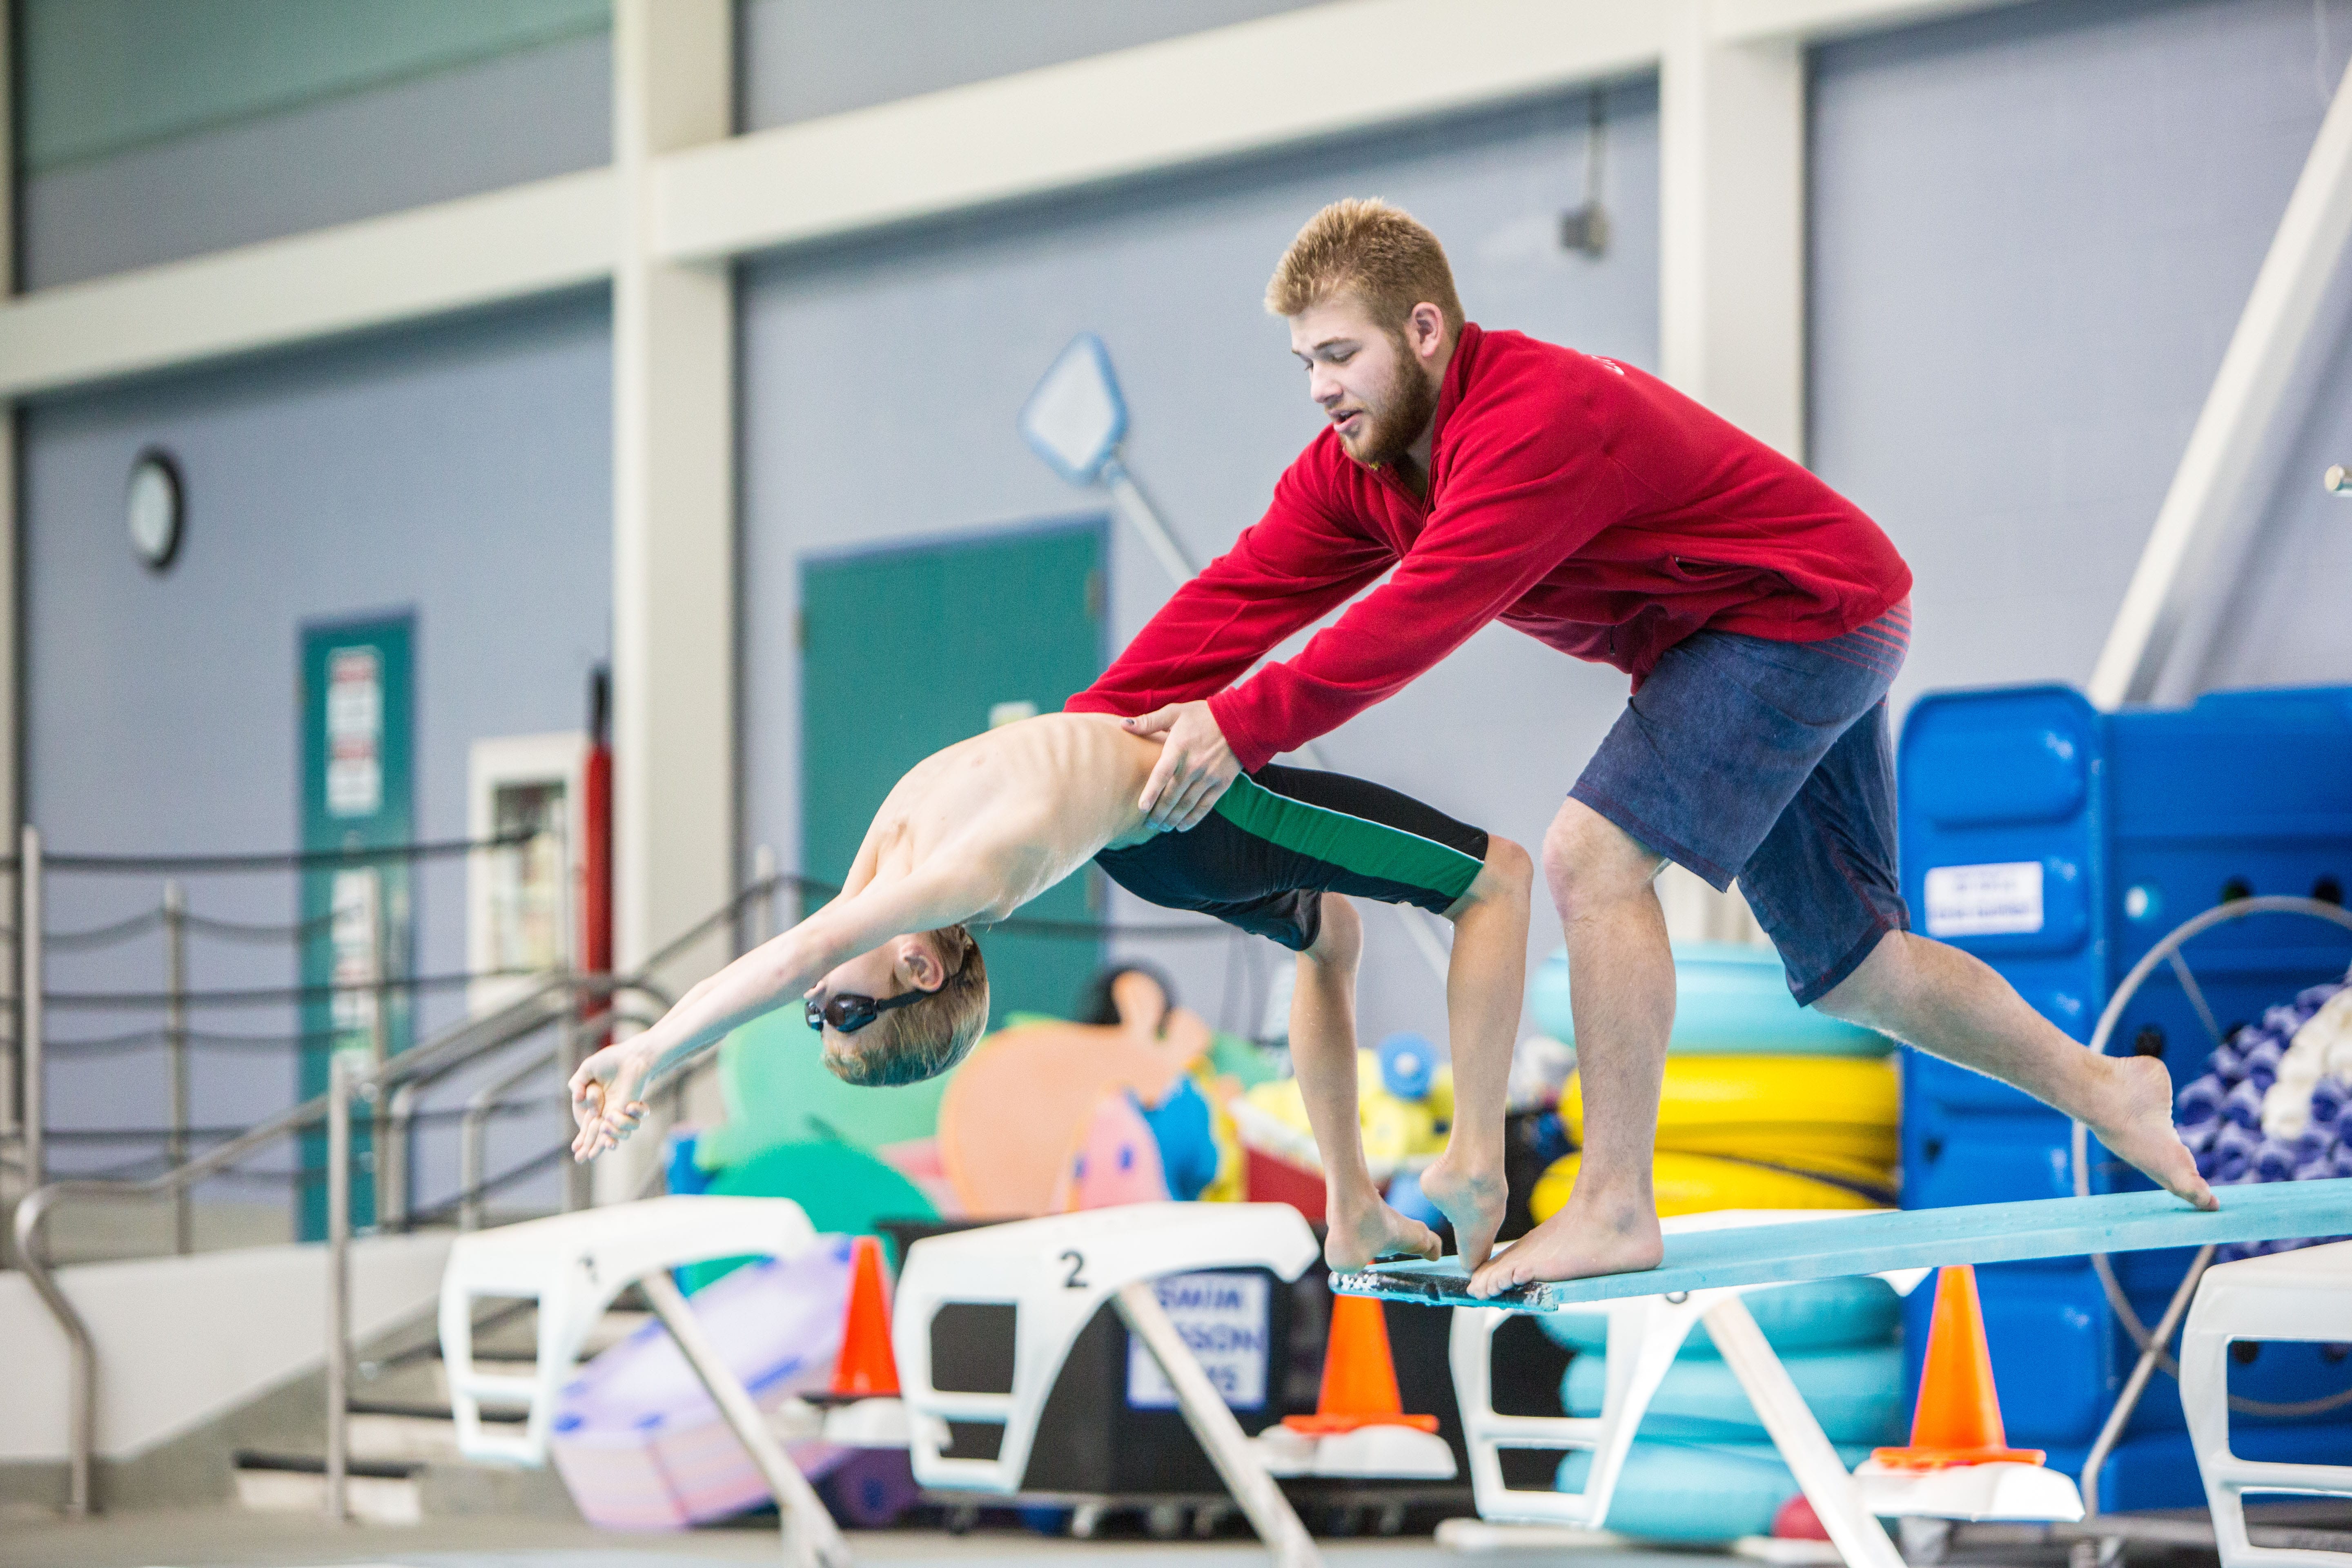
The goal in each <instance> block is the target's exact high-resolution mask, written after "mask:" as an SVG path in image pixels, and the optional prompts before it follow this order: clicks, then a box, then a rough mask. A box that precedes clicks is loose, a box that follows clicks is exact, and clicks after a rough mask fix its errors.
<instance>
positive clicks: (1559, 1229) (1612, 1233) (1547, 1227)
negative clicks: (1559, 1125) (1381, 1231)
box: [1470, 1184, 1665, 1297]
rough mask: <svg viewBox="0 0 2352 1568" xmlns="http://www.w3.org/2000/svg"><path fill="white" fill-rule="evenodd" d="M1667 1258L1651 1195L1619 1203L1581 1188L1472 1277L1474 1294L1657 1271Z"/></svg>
mask: <svg viewBox="0 0 2352 1568" xmlns="http://www.w3.org/2000/svg"><path fill="white" fill-rule="evenodd" d="M1664 1256H1665V1242H1664V1238H1663V1237H1661V1236H1660V1234H1659V1232H1658V1215H1657V1212H1656V1210H1655V1209H1654V1207H1653V1206H1652V1205H1651V1204H1650V1203H1649V1202H1648V1199H1647V1194H1642V1195H1641V1196H1640V1197H1638V1198H1634V1199H1632V1200H1620V1199H1617V1198H1614V1197H1610V1196H1605V1195H1601V1194H1594V1195H1593V1196H1591V1197H1589V1198H1588V1197H1587V1196H1586V1195H1585V1192H1584V1188H1583V1187H1582V1185H1581V1184H1580V1185H1579V1186H1578V1188H1577V1190H1576V1191H1575V1192H1573V1193H1571V1194H1570V1195H1569V1200H1568V1206H1567V1207H1565V1208H1563V1209H1561V1210H1560V1211H1559V1213H1558V1214H1556V1215H1552V1216H1551V1218H1549V1219H1548V1220H1546V1221H1544V1222H1543V1224H1541V1225H1539V1226H1536V1227H1535V1229H1533V1230H1531V1231H1529V1232H1528V1234H1527V1235H1525V1236H1523V1237H1519V1239H1518V1240H1517V1241H1515V1242H1513V1243H1511V1244H1510V1245H1509V1246H1508V1247H1505V1248H1504V1249H1503V1250H1502V1251H1500V1252H1498V1253H1496V1255H1495V1256H1494V1258H1492V1259H1491V1260H1490V1261H1489V1262H1488V1263H1487V1264H1486V1267H1485V1268H1481V1269H1479V1270H1478V1271H1477V1272H1476V1273H1475V1274H1473V1275H1472V1276H1471V1277H1470V1294H1472V1295H1473V1296H1478V1297H1487V1296H1495V1295H1499V1294H1500V1293H1501V1292H1503V1291H1505V1290H1507V1289H1511V1288H1512V1287H1513V1286H1515V1285H1525V1284H1528V1283H1529V1282H1530V1281H1532V1280H1538V1279H1583V1278H1585V1277H1586V1276H1588V1275H1592V1274H1633V1273H1637V1272H1639V1271H1640V1270H1642V1269H1644V1268H1656V1267H1657V1266H1658V1260H1659V1258H1663V1257H1664Z"/></svg>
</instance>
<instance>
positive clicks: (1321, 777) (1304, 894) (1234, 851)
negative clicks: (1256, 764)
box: [1095, 763, 1486, 952]
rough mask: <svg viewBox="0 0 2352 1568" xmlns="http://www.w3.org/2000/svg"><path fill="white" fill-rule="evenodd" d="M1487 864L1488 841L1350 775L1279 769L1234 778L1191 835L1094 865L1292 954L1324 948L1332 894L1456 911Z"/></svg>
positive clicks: (1114, 853) (1135, 888) (1160, 899)
mask: <svg viewBox="0 0 2352 1568" xmlns="http://www.w3.org/2000/svg"><path fill="white" fill-rule="evenodd" d="M1095 864H1096V865H1097V866H1100V867H1101V868H1103V869H1104V870H1105V871H1106V872H1108V874H1109V876H1110V879H1111V880H1112V881H1114V882H1117V883H1118V885H1119V886H1120V887H1122V888H1125V889H1127V890H1128V891H1129V892H1130V893H1133V894H1134V895H1135V896H1136V897H1137V898H1139V899H1142V900H1146V901H1148V902H1150V903H1154V904H1158V905H1160V907H1161V908H1162V909H1171V910H1200V911H1201V912H1202V913H1203V914H1211V915H1214V916H1216V917H1217V918H1218V919H1219V920H1221V921H1225V922H1226V923H1227V924H1229V925H1235V926H1239V927H1240V928H1241V929H1242V930H1244V931H1250V932H1253V933H1254V934H1255V935H1258V936H1263V937H1270V938H1272V939H1273V940H1274V941H1276V942H1280V943H1281V944H1282V945H1283V946H1285V947H1286V948H1289V949H1290V950H1291V951H1292V952H1303V951H1305V950H1306V949H1307V948H1308V947H1311V946H1313V945H1314V942H1315V937H1316V933H1317V932H1318V931H1320V930H1321V929H1322V921H1323V906H1322V903H1321V901H1320V900H1318V897H1317V895H1318V894H1320V893H1325V892H1332V893H1346V894H1349V895H1350V896H1352V897H1357V898H1365V899H1377V900H1380V901H1381V902H1382V903H1390V904H1418V905H1420V906H1421V907H1422V908H1423V909H1424V910H1430V911H1431V912H1433V913H1435V914H1443V913H1444V912H1445V911H1446V910H1449V909H1452V908H1453V907H1454V904H1455V902H1456V901H1458V900H1460V899H1461V897H1462V895H1463V894H1464V893H1466V892H1468V891H1469V890H1470V884H1471V883H1472V882H1474V881H1475V880H1476V879H1477V876H1478V872H1479V869H1480V868H1482V867H1483V866H1485V865H1486V832H1485V831H1484V830H1483V829H1481V828H1476V827H1472V826H1469V825H1468V824H1466V823H1461V822H1456V821H1454V818H1452V817H1450V816H1446V815H1445V814H1444V812H1442V811H1439V810H1438V809H1437V808H1436V807H1434V806H1431V805H1423V804H1422V803H1421V802H1420V801H1417V800H1415V799H1413V798H1412V796H1411V795H1400V794H1398V793H1397V792H1396V791H1395V790H1392V789H1384V788H1382V787H1381V785H1379V784H1370V783H1368V782H1366V781H1365V780H1363V779H1358V778H1349V776H1348V775H1347V774H1345V773H1320V772H1318V771H1316V770H1315V769H1312V768H1286V767H1280V766H1276V765H1274V764H1271V763H1269V764H1268V765H1267V766H1265V767H1263V768H1260V769H1259V770H1258V771H1257V772H1256V773H1244V775H1242V776H1241V777H1240V778H1237V779H1235V780H1234V784H1233V787H1232V788H1231V789H1229V790H1227V791H1226V792H1225V793H1224V795H1223V798H1221V799H1220V800H1219V801H1218V802H1217V804H1216V805H1215V807H1214V808H1213V809H1212V810H1211V811H1210V813H1209V815H1208V816H1204V817H1202V819H1201V821H1200V823H1199V824H1198V825H1197V826H1194V827H1193V828H1192V830H1191V831H1190V832H1185V833H1163V834H1160V835H1159V836H1158V837H1154V838H1151V839H1149V840H1147V841H1146V842H1144V843H1141V844H1138V845H1135V846H1133V847H1129V848H1126V849H1106V850H1104V851H1103V852H1102V853H1101V854H1099V855H1097V856H1096V857H1095Z"/></svg>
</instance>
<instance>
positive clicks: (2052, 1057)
mask: <svg viewBox="0 0 2352 1568" xmlns="http://www.w3.org/2000/svg"><path fill="white" fill-rule="evenodd" d="M1813 1005H1815V1006H1816V1007H1818V1008H1820V1009H1821V1010H1822V1012H1824V1013H1827V1014H1828V1015H1829V1016H1832V1017H1833V1018H1843V1019H1846V1020H1848V1021H1849V1022H1852V1023H1856V1024H1863V1025H1866V1026H1869V1027H1871V1028H1874V1029H1877V1030H1879V1031H1880V1032H1882V1033H1884V1034H1888V1035H1892V1036H1894V1037H1895V1038H1896V1039H1898V1040H1902V1041H1905V1042H1906V1043H1908V1044H1910V1045H1914V1046H1916V1047H1919V1048H1920V1049H1921V1050H1924V1051H1931V1052H1933V1053H1934V1054H1935V1055H1937V1056H1939V1057H1942V1058H1944V1059H1945V1060H1947V1061H1954V1062H1958V1063H1959V1064H1960V1065H1961V1066H1962V1067H1966V1068H1975V1069H1976V1070H1977V1071H1979V1072H1980V1073H1985V1074H1987V1075H1989V1076H1990V1077H1993V1078H1997V1079H2000V1080H2001V1081H2002V1082H2003V1083H2007V1084H2013V1085H2015V1086H2016V1087H2017V1088H2019V1089H2023V1090H2024V1091H2025V1092H2026V1093H2028V1094H2030V1095H2032V1096H2033V1098H2034V1099H2036V1100H2041V1101H2042V1103H2043V1104H2045V1105H2049V1106H2053V1107H2055V1108H2056V1109H2058V1110H2063V1111H2064V1112H2065V1113H2066V1114H2067V1115H2069V1116H2072V1117H2074V1118H2075V1119H2077V1120H2078V1121H2082V1122H2084V1124H2085V1125H2087V1126H2088V1127H2089V1128H2090V1129H2091V1131H2094V1132H2095V1133H2097V1134H2098V1137H2099V1142H2102V1143H2104V1144H2105V1145H2106V1146H2107V1147H2108V1148H2109V1149H2111V1150H2113V1151H2114V1152H2116V1154H2117V1155H2119V1156H2121V1157H2122V1158H2123V1159H2125V1160H2127V1161H2129V1162H2130V1163H2131V1164H2132V1165H2133V1166H2134V1167H2135V1168H2137V1170H2139V1171H2141V1172H2144V1173H2146V1174H2147V1176H2148V1177H2149V1178H2150V1179H2151V1180H2153V1181H2154V1182H2156V1184H2158V1185H2159V1186H2161V1187H2163V1188H2164V1189H2165V1190H2166V1191H2167V1192H2169V1193H2171V1194H2174V1195H2175V1196H2177V1197H2180V1198H2184V1199H2186V1200H2187V1201H2189V1203H2192V1204H2194V1205H2197V1206H2198V1207H2199V1208H2202V1209H2210V1208H2215V1207H2218V1206H2219V1203H2218V1201H2217V1200H2216V1199H2215V1198H2214V1196H2213V1189H2212V1188H2210V1187H2209V1186H2207V1185H2206V1184H2205V1179H2204V1178H2203V1177H2202V1176H2200V1175H2199V1174H2198V1173H2197V1162H2196V1161H2195V1160H2194V1159H2193V1158H2191V1157H2190V1155H2189V1151H2188V1150H2187V1149H2186V1148H2185V1147H2183V1146H2182V1144H2181V1142H2180V1136H2179V1133H2177V1132H2175V1131H2173V1128H2172V1079H2171V1077H2170V1075H2169V1074H2168V1073H2167V1072H2166V1071H2165V1070H2164V1067H2163V1064H2162V1063H2160V1062H2158V1061H2156V1060H2154V1059H2153V1058H2147V1057H2107V1056H2093V1055H2092V1054H2091V1053H2090V1052H2088V1051H2086V1050H2084V1048H2083V1047H2081V1046H2080V1045H2079V1044H2077V1043H2076V1042H2074V1040H2072V1039H2069V1038H2068V1037H2066V1036H2065V1035H2064V1034H2063V1033H2061V1032H2060V1031H2059V1030H2058V1028H2057V1027H2056V1026H2054V1025H2053V1024H2052V1023H2051V1022H2050V1021H2049V1020H2048V1019H2046V1018H2044V1017H2043V1016H2042V1015H2041V1014H2039V1013H2037V1012H2035V1011H2034V1010H2033V1009H2032V1006H2030V1005H2028V1004H2027V1003H2026V1000H2025V998H2023V997H2022V996H2020V995H2019V994H2017V993H2016V991H2015V990H2013V989H2012V988H2011V986H2010V984H2009V982H2007V981H2006V980H2003V979H2002V978H2001V977H2000V974H1999V973H1996V972H1995V971H1994V970H1993V969H1992V968H1991V967H1990V966H1989V965H1987V964H1985V963H1981V962H1979V960H1977V959H1975V958H1971V957H1970V956H1969V954H1967V953H1965V952H1961V951H1959V949H1958V948H1955V947H1947V946H1946V945H1944V944H1943V943H1942V942H1935V941H1931V940H1930V939H1928V938H1927V937H1924V936H1917V935H1914V934H1913V933H1911V932H1909V931H1888V932H1887V933H1886V935H1885V937H1883V938H1882V939H1880V941H1879V943H1878V945H1877V947H1875V948H1874V949H1873V950H1872V951H1871V954H1870V956H1869V957H1868V958H1865V959H1864V960H1863V961H1862V963H1861V965H1860V966H1859V967H1857V968H1856V969H1855V970H1854V972H1853V973H1851V974H1849V975H1847V976H1846V977H1845V978H1844V979H1843V980H1842V981H1840V982H1839V983H1838V984H1836V985H1835V986H1834V987H1832V989H1831V991H1830V993H1829V994H1828V995H1826V996H1823V997H1822V999H1821V1000H1820V1001H1818V1002H1816V1003H1815V1004H1813ZM1579 1023H1580V1026H1581V1020H1579Z"/></svg>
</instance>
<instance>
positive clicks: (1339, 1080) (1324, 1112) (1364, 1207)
mask: <svg viewBox="0 0 2352 1568" xmlns="http://www.w3.org/2000/svg"><path fill="white" fill-rule="evenodd" d="M1321 897H1322V904H1323V920H1322V930H1321V931H1318V932H1317V934H1316V938H1315V942H1314V944H1313V945H1312V946H1310V947H1308V948H1307V950H1306V951H1305V952H1301V953H1300V954H1299V955H1298V984H1297V987H1296V988H1294V989H1293V990H1292V992H1291V994H1290V1060H1291V1065H1292V1066H1293V1067H1295V1068H1297V1071H1298V1092H1299V1094H1300V1096H1301V1098H1303V1099H1304V1100H1306V1102H1307V1124H1308V1125H1309V1126H1311V1127H1312V1128H1314V1130H1315V1147H1316V1149H1317V1151H1318V1152H1319V1153H1321V1155H1322V1156H1323V1194H1324V1200H1323V1202H1324V1219H1325V1222H1326V1224H1327V1225H1328V1227H1329V1232H1328V1237H1326V1239H1325V1241H1324V1244H1323V1256H1324V1259H1325V1261H1327V1262H1328V1263H1329V1264H1330V1265H1331V1267H1332V1268H1363V1267H1364V1266H1365V1265H1366V1264H1368V1263H1370V1262H1371V1261H1372V1260H1373V1259H1374V1258H1381V1257H1387V1256H1391V1255H1393V1254H1396V1253H1400V1252H1410V1253H1414V1254H1417V1255H1419V1256H1421V1257H1423V1258H1434V1257H1436V1256H1437V1255H1438V1251H1439V1247H1438V1242H1437V1233H1436V1232H1434V1231H1433V1230H1431V1229H1430V1228H1429V1227H1428V1226H1425V1225H1423V1224H1422V1223H1421V1222H1420V1221H1419V1220H1413V1219H1407V1218H1406V1217H1405V1216H1404V1215H1401V1214H1399V1213H1397V1212H1396V1210H1394V1209H1392V1208H1391V1207H1389V1205H1387V1204H1386V1203H1385V1202H1383V1201H1382V1200H1381V1193H1380V1189H1379V1188H1378V1187H1376V1186H1374V1185H1373V1184H1372V1173H1371V1168H1370V1166H1369V1165H1367V1164H1366V1163H1364V1135H1363V1123H1362V1121H1360V1113H1359V1111H1358V1110H1357V1100H1356V964H1357V961H1358V959H1359V958H1360V956H1361V954H1362V952H1363V942H1364V937H1363V923H1362V921H1361V920H1360V918H1359V917H1358V916H1357V914H1356V910H1355V907H1354V906H1353V905H1352V904H1350V903H1349V902H1348V900H1345V899H1343V898H1341V897H1339V895H1338V894H1337V893H1325V894H1323V895H1322V896H1321Z"/></svg>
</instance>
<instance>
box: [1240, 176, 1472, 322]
mask: <svg viewBox="0 0 2352 1568" xmlns="http://www.w3.org/2000/svg"><path fill="white" fill-rule="evenodd" d="M1342 296H1348V297H1352V298H1353V299H1355V300H1357V301H1359V302H1360V303H1361V304H1362V305H1363V307H1364V308H1365V309H1366V310H1369V311H1370V312H1371V316H1372V319H1373V320H1374V321H1378V322H1379V323H1380V324H1381V326H1382V327H1384V328H1386V329H1388V330H1389V331H1392V332H1401V331H1403V329H1404V323H1405V319H1406V318H1407V317H1409V316H1411V315H1412V308H1413V307H1414V306H1415V305H1419V304H1423V303H1427V304H1431V305H1434V306H1436V307H1437V308H1438V310H1439V311H1440V312H1442V313H1443V314H1444V317H1445V335H1446V336H1447V337H1448V338H1452V337H1454V336H1455V335H1456V334H1457V333H1459V332H1460V331H1462V321H1463V316H1462V300H1461V296H1459V295H1457V294H1456V293H1454V268H1451V267H1449V266H1447V265H1446V262H1445V247H1444V246H1442V245H1440V244H1438V243H1437V237H1436V236H1435V235H1433V234H1432V233H1430V232H1429V230H1428V228H1427V227H1426V226H1423V224H1422V223H1421V222H1420V221H1419V220H1418V219H1416V218H1414V217H1413V216H1412V214H1411V213H1408V212H1406V211H1404V210H1403V209H1402V207H1392V206H1391V205H1389V204H1388V203H1386V202H1384V201H1381V200H1380V199H1379V198H1378V197H1370V198H1366V197H1360V196H1350V197H1349V198H1348V199H1347V200H1346V201H1339V202H1333V203H1332V204H1331V205H1329V206H1328V207H1325V208H1324V209H1323V210H1322V211H1321V212H1319V213H1317V214H1316V215H1315V216H1313V217H1311V218H1308V219H1307V226H1306V227H1305V228H1302V229H1300V230H1299V231H1298V237H1297V238H1296V239H1294V240H1292V241H1291V242H1290V248H1289V249H1288V250H1286V251H1284V252H1283V253H1282V262H1281V264H1280V265H1279V266H1277V267H1276V268H1275V269H1274V278H1273V279H1272V281H1270V282H1268V283H1267V284H1266V286H1265V308H1266V309H1267V310H1270V311H1272V312H1273V313H1274V314H1276V315H1277V316H1296V315H1298V314H1300V313H1302V312H1304V311H1306V310H1310V309H1312V308H1313V307H1315V306H1317V305H1320V304H1323V303H1324V302H1325V301H1327V300H1333V299H1338V298H1340V297H1342Z"/></svg>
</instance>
